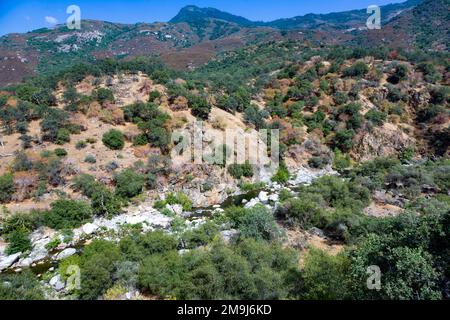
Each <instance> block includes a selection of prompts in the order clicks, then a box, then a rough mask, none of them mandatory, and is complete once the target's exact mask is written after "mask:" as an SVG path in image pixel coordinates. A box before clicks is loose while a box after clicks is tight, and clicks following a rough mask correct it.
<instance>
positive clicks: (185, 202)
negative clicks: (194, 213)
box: [165, 192, 192, 211]
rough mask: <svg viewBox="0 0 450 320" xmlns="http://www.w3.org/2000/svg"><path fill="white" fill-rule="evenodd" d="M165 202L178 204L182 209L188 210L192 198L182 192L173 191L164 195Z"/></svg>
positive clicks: (190, 207)
mask: <svg viewBox="0 0 450 320" xmlns="http://www.w3.org/2000/svg"><path fill="white" fill-rule="evenodd" d="M165 201H166V203H168V204H170V205H174V204H179V205H181V206H182V207H183V210H184V211H190V210H191V209H192V200H191V199H189V197H188V196H187V195H185V194H184V193H182V192H177V193H173V192H170V193H169V194H168V195H167V196H166V200H165Z"/></svg>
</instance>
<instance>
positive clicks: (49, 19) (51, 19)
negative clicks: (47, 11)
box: [45, 16, 58, 25]
mask: <svg viewBox="0 0 450 320" xmlns="http://www.w3.org/2000/svg"><path fill="white" fill-rule="evenodd" d="M45 21H46V22H47V23H48V24H51V25H55V24H57V23H58V19H56V18H55V17H52V16H46V17H45Z"/></svg>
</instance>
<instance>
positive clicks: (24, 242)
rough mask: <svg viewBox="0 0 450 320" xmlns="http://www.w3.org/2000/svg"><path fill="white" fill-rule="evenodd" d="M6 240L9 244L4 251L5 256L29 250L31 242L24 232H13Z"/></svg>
mask: <svg viewBox="0 0 450 320" xmlns="http://www.w3.org/2000/svg"><path fill="white" fill-rule="evenodd" d="M6 239H7V241H8V242H9V244H8V247H7V248H6V251H5V253H6V254H7V255H10V254H14V253H17V252H22V253H23V252H26V251H29V250H31V240H30V238H29V237H28V232H27V231H25V230H22V229H17V230H14V231H12V232H11V233H9V234H8V237H7V238H6Z"/></svg>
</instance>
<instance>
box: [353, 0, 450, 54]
mask: <svg viewBox="0 0 450 320" xmlns="http://www.w3.org/2000/svg"><path fill="white" fill-rule="evenodd" d="M449 27H450V1H448V0H425V1H423V3H421V4H420V5H418V6H417V7H415V8H413V9H412V10H409V11H406V12H403V13H402V14H400V15H399V16H397V17H395V18H394V19H392V20H391V21H390V22H388V23H387V24H386V25H385V26H384V27H383V28H382V29H381V30H371V31H368V32H364V33H362V34H361V35H360V36H359V37H358V38H357V39H356V40H357V43H358V44H362V45H380V44H384V45H388V46H392V47H402V48H408V49H413V48H421V49H424V50H433V51H446V50H448V48H449V42H450V31H449Z"/></svg>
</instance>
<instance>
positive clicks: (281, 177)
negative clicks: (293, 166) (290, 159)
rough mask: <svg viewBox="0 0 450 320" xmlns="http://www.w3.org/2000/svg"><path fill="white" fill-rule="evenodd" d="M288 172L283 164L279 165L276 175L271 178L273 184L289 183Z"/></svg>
mask: <svg viewBox="0 0 450 320" xmlns="http://www.w3.org/2000/svg"><path fill="white" fill-rule="evenodd" d="M289 177H290V174H289V170H288V168H287V167H286V165H285V164H284V163H280V166H279V168H278V171H277V173H276V174H275V175H274V176H273V177H272V181H273V182H278V183H286V182H288V181H289Z"/></svg>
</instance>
